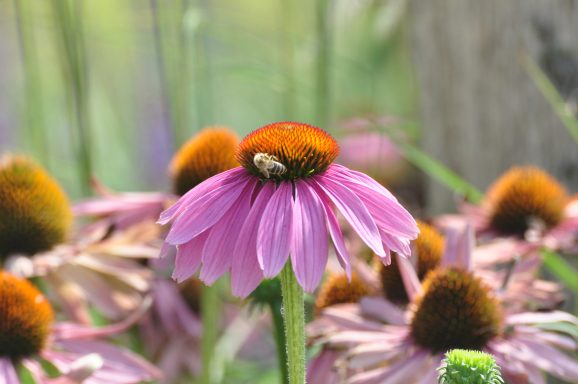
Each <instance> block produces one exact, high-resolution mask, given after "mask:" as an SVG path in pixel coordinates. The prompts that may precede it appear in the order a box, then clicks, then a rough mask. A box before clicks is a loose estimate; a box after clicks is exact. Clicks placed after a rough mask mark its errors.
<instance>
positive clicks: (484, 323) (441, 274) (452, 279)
mask: <svg viewBox="0 0 578 384" xmlns="http://www.w3.org/2000/svg"><path fill="white" fill-rule="evenodd" d="M423 287H424V294H423V295H422V296H421V297H420V298H419V299H418V300H417V302H416V304H417V309H416V311H415V313H414V316H413V319H412V322H411V334H412V336H413V339H414V340H415V342H416V343H417V344H419V345H420V346H422V347H424V348H427V349H429V350H431V351H432V352H433V353H438V352H445V351H447V350H450V349H454V348H461V349H482V348H483V347H484V346H485V345H486V343H487V342H488V341H489V340H490V339H492V338H493V337H494V336H496V335H497V334H498V331H499V328H500V319H501V310H500V306H499V303H498V301H497V300H496V298H495V297H494V296H493V295H492V293H491V291H490V288H489V287H487V286H486V285H485V284H484V283H483V282H482V281H481V280H480V279H479V278H477V277H475V276H474V275H473V274H471V273H470V272H465V271H462V270H459V269H454V268H445V269H436V270H433V271H431V272H430V273H429V274H428V275H427V277H426V278H425V281H424V283H423Z"/></svg>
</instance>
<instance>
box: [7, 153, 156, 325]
mask: <svg viewBox="0 0 578 384" xmlns="http://www.w3.org/2000/svg"><path fill="white" fill-rule="evenodd" d="M0 194H1V195H2V203H1V205H2V207H0V209H2V213H3V215H2V219H1V221H2V223H1V224H0V225H1V226H2V231H0V232H2V235H0V249H2V251H1V253H2V257H1V259H0V260H1V261H2V262H3V265H4V267H5V268H6V269H7V270H9V271H10V272H12V273H14V274H16V275H19V276H24V277H32V276H42V277H44V281H45V282H46V283H47V284H48V288H50V293H51V294H54V295H55V296H57V297H58V298H59V299H62V300H61V301H62V305H63V308H64V309H65V310H66V311H67V312H68V314H70V315H71V316H73V317H74V318H75V319H76V320H78V321H81V322H88V321H89V318H88V311H87V309H86V306H85V305H86V302H87V301H89V302H91V303H93V304H94V305H96V306H97V307H98V308H99V309H100V310H101V311H102V312H103V313H104V314H105V315H106V316H110V317H112V318H117V319H118V318H120V317H122V316H125V315H126V314H127V313H128V312H130V311H132V310H134V309H135V308H137V307H138V306H139V305H140V303H141V301H142V298H143V294H144V293H145V292H146V291H147V289H148V279H149V278H150V272H148V271H147V270H146V269H145V268H143V267H142V266H141V265H139V264H138V263H137V262H136V261H134V259H135V258H140V257H156V256H157V255H158V251H157V250H153V248H151V247H149V246H147V245H146V244H137V243H135V239H137V238H142V237H143V236H146V235H145V232H143V231H136V230H135V231H132V232H131V231H127V232H118V233H116V234H114V235H110V236H108V233H107V229H106V228H104V227H102V226H98V227H91V228H90V229H88V230H86V231H82V232H81V233H80V234H78V235H77V236H74V239H72V240H68V241H67V242H66V243H65V242H64V240H65V239H70V238H72V237H73V236H71V234H70V224H71V217H72V215H71V210H70V205H69V203H68V200H67V198H66V196H65V195H64V192H63V191H62V190H61V189H60V188H59V187H58V184H57V183H56V181H54V180H53V179H52V178H50V176H48V175H47V174H46V173H45V172H44V170H42V168H40V167H39V166H38V165H36V164H35V163H34V162H32V161H31V160H29V159H27V158H23V157H6V158H5V159H4V161H3V163H2V164H1V165H0ZM150 225H151V226H152V225H153V223H151V224H150ZM154 230H156V231H158V229H154ZM149 232H150V231H149ZM2 236H4V237H2Z"/></svg>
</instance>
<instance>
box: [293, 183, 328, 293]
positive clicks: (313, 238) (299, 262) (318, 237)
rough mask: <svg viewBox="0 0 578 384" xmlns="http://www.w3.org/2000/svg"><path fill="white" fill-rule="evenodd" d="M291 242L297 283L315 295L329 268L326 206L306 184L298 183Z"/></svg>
mask: <svg viewBox="0 0 578 384" xmlns="http://www.w3.org/2000/svg"><path fill="white" fill-rule="evenodd" d="M292 240H293V241H292V244H291V262H292V264H293V268H294V271H295V276H296V277H297V281H298V282H299V284H300V285H301V286H302V287H303V289H304V290H305V291H306V292H313V291H314V290H315V288H317V285H319V282H320V281H321V278H322V277H323V272H324V271H325V266H326V265H327V257H328V243H327V230H326V226H325V211H324V208H323V204H322V203H321V200H320V199H319V197H318V196H317V194H316V193H315V192H314V191H313V190H312V188H311V187H310V186H309V185H308V184H306V183H303V182H296V183H295V211H294V220H293V239H292Z"/></svg>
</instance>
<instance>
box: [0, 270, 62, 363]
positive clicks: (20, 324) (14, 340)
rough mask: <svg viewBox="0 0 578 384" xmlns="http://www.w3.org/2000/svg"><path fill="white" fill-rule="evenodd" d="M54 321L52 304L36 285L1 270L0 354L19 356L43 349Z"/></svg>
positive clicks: (29, 354)
mask: <svg viewBox="0 0 578 384" xmlns="http://www.w3.org/2000/svg"><path fill="white" fill-rule="evenodd" d="M53 320H54V314H53V312H52V307H51V306H50V304H49V303H48V301H46V299H45V298H44V296H43V295H42V293H40V291H39V290H38V289H36V287H34V286H33V285H32V284H31V283H30V282H28V281H27V280H24V279H20V278H18V277H15V276H12V275H10V274H8V273H6V272H0V357H10V358H12V359H19V358H23V357H27V356H31V355H34V354H36V353H38V352H40V351H41V350H42V348H43V347H44V344H45V343H46V340H47V339H48V335H49V334H50V328H51V326H52V322H53Z"/></svg>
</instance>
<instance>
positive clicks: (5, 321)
mask: <svg viewBox="0 0 578 384" xmlns="http://www.w3.org/2000/svg"><path fill="white" fill-rule="evenodd" d="M144 304H145V305H143V306H142V307H141V308H140V309H139V311H137V312H135V313H134V314H132V315H131V316H130V317H128V318H127V319H125V320H123V321H122V322H120V323H117V324H113V325H109V326H106V327H102V328H93V327H90V326H84V325H78V324H74V323H55V324H53V321H54V313H53V310H52V307H51V305H50V304H49V303H48V301H47V300H46V299H45V298H44V296H43V295H42V294H41V293H40V291H38V289H36V288H35V287H34V286H33V285H32V284H31V283H29V282H28V281H26V280H24V279H21V278H18V277H15V276H13V275H10V274H9V273H6V272H0V382H2V383H6V384H18V383H20V379H19V377H18V373H17V369H18V367H19V366H20V365H23V366H24V367H25V368H26V369H27V370H28V371H29V372H30V374H31V375H32V377H33V378H34V380H35V381H36V382H37V383H46V384H49V383H50V384H57V383H61V384H64V383H78V382H82V383H86V384H130V383H140V382H142V381H146V380H154V379H158V378H160V376H161V374H160V372H159V371H158V370H157V369H156V368H155V367H153V366H152V365H151V364H150V363H148V362H147V361H145V360H144V359H142V358H141V357H140V356H138V355H135V354H133V353H132V352H130V351H128V350H126V349H124V348H122V347H119V346H117V345H115V344H112V343H109V342H107V341H105V340H104V339H103V338H104V337H106V336H109V335H113V334H116V333H119V332H122V331H123V330H125V329H127V328H128V327H129V326H131V325H132V324H134V322H135V321H136V320H137V319H138V318H140V316H142V313H143V310H144V309H145V308H146V302H145V303H144ZM41 360H45V361H48V362H49V363H51V364H53V365H54V366H55V367H56V368H57V369H58V371H59V376H58V377H56V378H53V377H50V376H49V375H48V374H47V373H45V372H44V368H43V366H42V364H41Z"/></svg>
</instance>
